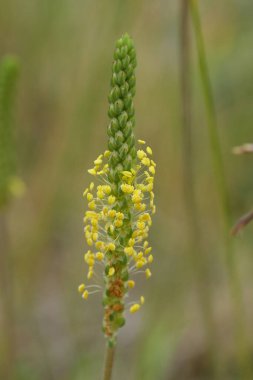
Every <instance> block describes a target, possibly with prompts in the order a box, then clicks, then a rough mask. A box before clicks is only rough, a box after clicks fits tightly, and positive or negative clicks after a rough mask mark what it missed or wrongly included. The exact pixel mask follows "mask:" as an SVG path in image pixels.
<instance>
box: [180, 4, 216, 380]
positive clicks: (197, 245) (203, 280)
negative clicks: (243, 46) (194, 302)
mask: <svg viewBox="0 0 253 380" xmlns="http://www.w3.org/2000/svg"><path fill="white" fill-rule="evenodd" d="M180 15H181V16H180V18H181V22H180V37H181V38H180V72H181V73H180V77H181V104H182V154H183V157H182V161H183V187H184V199H185V209H186V217H187V225H188V239H189V240H190V241H189V253H190V254H191V258H190V259H191V260H190V261H191V266H192V273H193V275H194V279H195V286H196V288H197V289H196V290H197V292H198V296H199V304H200V307H201V312H202V320H203V325H204V329H205V334H206V339H207V345H208V348H209V357H210V359H211V370H212V372H213V377H212V378H214V379H217V378H219V366H218V362H217V357H216V353H217V342H216V339H215V337H216V335H217V334H216V327H215V319H214V315H213V310H212V295H211V289H210V286H209V283H208V280H207V279H208V278H209V274H208V268H207V267H206V260H205V257H204V253H203V250H202V247H201V242H200V236H201V230H200V226H199V218H198V211H197V204H196V196H195V192H194V160H193V154H192V102H191V97H192V96H191V82H190V78H191V72H190V71H191V70H190V51H191V48H190V33H189V21H190V19H189V1H188V0H181V12H180Z"/></svg>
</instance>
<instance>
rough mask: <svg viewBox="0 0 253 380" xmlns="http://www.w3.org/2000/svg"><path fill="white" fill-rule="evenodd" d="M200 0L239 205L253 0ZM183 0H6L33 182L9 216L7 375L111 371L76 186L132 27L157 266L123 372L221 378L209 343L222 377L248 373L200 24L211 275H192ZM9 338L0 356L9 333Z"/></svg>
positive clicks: (236, 211) (249, 111) (248, 252)
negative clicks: (238, 149) (150, 160)
mask: <svg viewBox="0 0 253 380" xmlns="http://www.w3.org/2000/svg"><path fill="white" fill-rule="evenodd" d="M200 5H201V7H200V14H201V19H202V25H203V33H204V38H205V44H206V51H207V59H208V63H209V69H210V76H211V82H212V87H213V92H214V99H215V105H216V111H217V117H218V126H219V134H220V141H221V148H222V156H223V159H224V165H225V171H226V179H227V183H228V187H229V196H230V200H231V206H232V216H233V219H234V220H236V219H237V218H238V217H239V216H240V215H241V214H242V213H243V212H245V211H247V210H248V209H250V208H251V204H252V201H253V194H252V188H253V179H252V175H251V173H252V163H251V157H245V156H243V157H235V156H233V155H232V154H231V150H232V147H233V146H235V145H240V144H242V143H244V142H250V141H251V138H252V133H251V130H252V118H253V107H252V101H253V71H252V61H253V50H252V41H253V25H252V12H253V3H252V2H251V1H250V0H243V1H242V0H240V1H239V0H230V1H228V0H223V1H222V2H221V1H218V0H214V1H208V0H203V1H201V4H200ZM180 11H181V8H180V4H179V2H176V1H165V0H160V1H151V0H146V1H144V0H140V1H138V2H137V1H133V0H128V1H121V0H111V1H109V2H107V1H104V2H103V1H100V2H99V1H94V0H85V1H80V0H76V1H69V0H54V1H50V0H44V1H40V0H33V1H25V2H24V1H23V2H22V1H19V0H9V1H7V0H2V1H1V2H0V57H3V56H4V55H5V54H9V53H11V54H15V55H17V56H18V57H19V60H20V62H21V65H20V75H19V80H18V86H17V94H16V107H15V108H16V112H15V127H16V142H17V156H18V172H19V175H20V176H21V177H22V178H23V180H24V181H25V183H26V186H27V191H26V194H25V196H24V197H23V199H22V200H18V201H14V202H12V204H11V206H10V207H9V210H8V215H7V228H8V234H9V239H10V249H9V252H8V255H9V257H10V258H11V262H12V271H11V275H10V278H9V281H10V282H11V283H12V285H13V300H12V301H13V305H14V311H15V312H14V316H15V318H14V321H13V326H12V328H13V342H14V345H13V350H12V359H13V362H14V361H15V367H13V368H14V372H13V374H12V375H11V377H10V378H11V379H15V380H16V379H18V380H23V379H26V380H29V379H31V380H42V379H48V380H55V379H58V378H61V379H62V380H65V379H66V380H67V379H75V380H79V379H97V378H99V375H100V372H101V370H102V362H103V351H104V338H103V336H102V333H101V321H102V307H101V304H100V299H99V297H94V298H91V299H90V300H89V302H88V303H85V302H83V300H81V299H80V296H79V294H78V293H77V290H76V289H77V285H78V284H79V283H80V281H81V280H82V278H83V274H84V263H83V261H82V253H83V252H84V250H85V249H86V247H85V242H84V238H83V231H82V230H83V226H82V216H83V212H84V206H85V205H84V202H83V200H82V196H81V195H82V191H83V189H84V188H85V186H86V184H87V183H88V174H87V169H88V168H89V167H90V165H91V162H92V160H93V159H94V157H96V156H97V155H98V154H99V153H100V151H102V150H104V149H105V144H106V139H107V137H106V127H107V123H108V118H107V107H108V103H107V94H108V90H109V78H110V73H111V59H112V53H113V49H114V42H115V41H116V39H117V38H118V37H119V36H120V35H121V34H122V33H124V32H125V31H127V32H128V33H129V34H130V35H131V36H132V37H133V38H134V40H135V45H136V49H137V58H138V67H137V94H136V99H135V107H136V118H137V127H136V134H137V136H138V137H139V138H143V139H145V140H147V142H150V144H151V145H152V148H153V151H154V155H155V159H156V162H157V169H158V170H157V176H156V202H157V214H156V216H155V218H154V223H153V228H152V231H151V239H150V240H151V242H152V244H153V247H154V256H155V263H154V266H153V277H152V279H151V280H150V281H149V282H148V283H146V282H145V281H144V282H143V285H142V287H143V293H144V294H146V300H147V302H146V305H145V308H144V309H143V310H142V311H141V312H140V313H139V314H138V315H134V316H128V318H127V324H126V326H125V327H124V329H123V330H122V331H121V334H120V337H119V344H118V347H117V360H116V367H115V379H121V380H137V379H143V380H152V379H168V380H169V379H174V378H175V379H180V380H184V379H207V378H208V379H212V378H215V377H214V375H210V373H211V367H212V360H211V353H210V352H215V353H216V355H215V356H216V358H215V360H214V362H215V363H216V364H215V366H216V367H221V368H223V370H224V374H223V377H222V379H225V378H227V379H238V378H239V375H238V373H239V372H238V371H239V370H238V368H237V364H236V363H237V362H236V360H235V358H236V355H237V343H236V338H235V331H236V326H235V319H234V318H233V314H234V307H233V302H234V301H233V299H232V297H231V294H230V291H229V285H228V284H229V281H228V273H227V268H226V258H225V248H224V243H223V236H224V231H223V228H224V227H223V223H222V207H221V204H220V198H219V195H218V193H217V183H216V180H217V178H216V176H215V174H214V171H213V166H212V156H211V150H210V141H209V136H208V130H207V122H206V113H205V103H204V99H203V93H202V87H201V81H200V76H199V69H198V60H197V52H196V47H195V42H194V41H195V39H194V34H193V33H192V28H191V37H192V38H191V40H192V43H191V48H192V49H191V50H192V54H191V60H190V61H191V69H190V82H191V85H192V115H193V121H192V127H193V159H194V169H193V173H194V178H193V181H194V189H195V192H196V199H197V206H196V208H197V218H198V222H199V241H198V243H199V244H198V245H199V246H200V247H201V250H200V252H199V254H200V255H201V257H202V261H203V263H204V266H203V268H204V269H203V273H202V274H203V276H202V283H199V282H196V281H195V280H196V276H197V274H196V273H195V269H194V268H196V266H195V264H194V263H193V265H192V260H194V255H191V252H190V251H191V250H194V249H195V248H194V247H192V246H191V244H190V241H191V236H190V234H189V225H188V223H187V218H186V210H185V205H184V193H185V191H186V192H187V188H186V187H187V184H186V183H185V181H184V178H183V173H184V172H183V158H182V157H183V155H182V126H181V124H182V107H181V96H180V83H181V79H180V78H181V76H180V75H181V74H180V60H179V56H180V55H179V54H180V34H179V28H180ZM231 227H232V226H231ZM251 231H252V227H251V226H249V227H248V228H247V229H246V230H245V231H244V232H243V235H242V237H239V238H236V242H235V245H236V252H235V262H236V267H237V272H238V274H239V276H240V280H241V285H242V288H243V300H244V305H245V310H246V311H245V312H243V314H244V317H245V318H244V319H245V320H244V323H245V326H246V329H247V337H248V339H249V341H250V343H251V342H252V339H253V337H252V317H253V308H252V285H253V280H252V274H253V260H252V246H253V239H252V233H251ZM231 239H232V238H231ZM0 247H1V242H0ZM189 247H190V248H189ZM0 250H1V255H2V248H0ZM1 277H2V274H1ZM202 285H203V286H204V287H205V289H208V292H209V294H210V302H211V312H212V315H213V319H214V327H215V339H214V345H215V348H214V347H213V346H212V344H213V343H212V342H210V331H209V332H208V331H207V329H206V324H205V322H204V318H203V315H204V312H205V306H204V310H203V305H201V303H200V302H199V299H200V298H199V294H200V293H201V292H202V290H203V289H202ZM2 286H3V285H1V287H2ZM136 292H137V294H140V293H139V292H138V289H136ZM209 306H210V305H209ZM3 319H4V310H3V303H0V322H2V321H3ZM0 331H2V334H1V335H2V336H4V329H1V330H0ZM1 342H3V339H0V350H1V351H0V352H1V355H0V358H1V365H0V366H2V368H3V367H4V358H5V349H6V347H5V345H4V344H3V343H1ZM249 346H251V344H249ZM210 347H213V348H212V349H211V350H210ZM217 363H218V364H217ZM208 376H209V377H208Z"/></svg>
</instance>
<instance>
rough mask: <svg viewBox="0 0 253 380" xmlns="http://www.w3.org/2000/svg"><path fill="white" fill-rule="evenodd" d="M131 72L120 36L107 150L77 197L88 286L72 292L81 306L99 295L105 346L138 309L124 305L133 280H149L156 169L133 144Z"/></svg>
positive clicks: (132, 61)
mask: <svg viewBox="0 0 253 380" xmlns="http://www.w3.org/2000/svg"><path fill="white" fill-rule="evenodd" d="M135 67H136V52H135V48H134V44H133V41H132V39H131V38H130V37H129V36H128V35H127V34H125V35H123V36H122V38H120V39H119V40H118V41H117V43H116V49H115V52H114V61H113V66H112V78H111V89H110V93H109V110H108V115H109V118H110V123H109V126H108V130H107V133H108V150H106V151H105V152H104V153H102V154H100V155H99V156H98V157H97V158H96V159H95V160H94V166H93V167H92V168H91V169H89V170H88V172H89V174H91V175H92V176H93V178H94V180H93V181H92V182H91V183H90V185H89V186H88V187H87V188H86V189H85V191H84V193H83V196H84V198H86V200H87V205H88V210H87V211H86V212H85V216H84V235H85V238H86V242H87V245H88V248H89V249H88V251H87V252H86V253H85V254H84V260H85V262H86V264H87V266H88V271H87V280H86V281H87V282H88V285H85V284H84V283H82V284H81V285H79V288H78V290H79V292H80V293H81V294H82V298H83V299H85V300H87V299H88V298H89V296H90V295H91V294H93V293H97V292H100V291H103V306H104V320H103V331H104V334H105V336H106V338H107V339H108V340H109V343H110V344H114V343H115V339H116V336H117V332H118V330H119V328H120V327H122V326H123V325H124V324H125V318H124V312H125V311H126V310H128V311H129V312H130V313H135V312H137V311H138V310H139V309H141V307H142V306H143V304H144V297H143V296H141V297H140V299H139V300H137V301H136V300H135V301H133V302H130V303H126V299H127V298H128V296H129V293H130V291H131V289H133V288H134V287H135V283H136V281H135V279H136V278H138V276H137V275H140V276H143V277H144V278H147V279H148V278H150V277H151V270H150V265H151V264H152V262H153V255H152V248H151V247H150V245H149V242H148V232H149V229H150V227H151V225H152V215H153V214H154V213H155V205H154V192H153V185H154V175H155V171H156V164H155V162H154V161H153V153H152V149H151V148H150V147H149V146H147V145H146V143H145V141H143V140H138V141H137V143H136V140H135V135H134V127H135V116H134V114H135V112H134V105H133V97H134V95H135ZM95 183H97V185H95ZM101 267H102V268H103V269H102V270H103V285H102V286H100V285H99V280H100V278H99V272H100V268H101ZM86 281H85V282H86Z"/></svg>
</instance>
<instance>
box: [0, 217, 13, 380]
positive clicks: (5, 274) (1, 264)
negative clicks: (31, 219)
mask: <svg viewBox="0 0 253 380" xmlns="http://www.w3.org/2000/svg"><path fill="white" fill-rule="evenodd" d="M0 241H1V248H2V249H3V251H2V252H1V255H0V256H1V257H0V259H1V260H0V268H1V290H2V293H1V295H2V300H3V309H4V313H3V326H2V328H3V329H2V331H3V334H4V347H5V349H4V351H5V355H4V358H3V363H2V364H3V367H2V372H1V374H2V376H3V378H4V379H6V380H11V379H12V376H13V372H14V364H15V348H16V347H15V316H14V299H13V298H14V297H13V273H12V269H13V268H12V262H11V257H10V242H9V235H8V231H7V221H6V214H5V210H1V213H0ZM1 374H0V375H1Z"/></svg>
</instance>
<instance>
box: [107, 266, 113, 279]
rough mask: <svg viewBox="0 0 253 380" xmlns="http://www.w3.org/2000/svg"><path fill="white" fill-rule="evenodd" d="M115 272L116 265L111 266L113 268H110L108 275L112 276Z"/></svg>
mask: <svg viewBox="0 0 253 380" xmlns="http://www.w3.org/2000/svg"><path fill="white" fill-rule="evenodd" d="M114 273H115V268H114V267H111V268H110V269H109V271H108V276H109V277H111V276H113V275H114Z"/></svg>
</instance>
